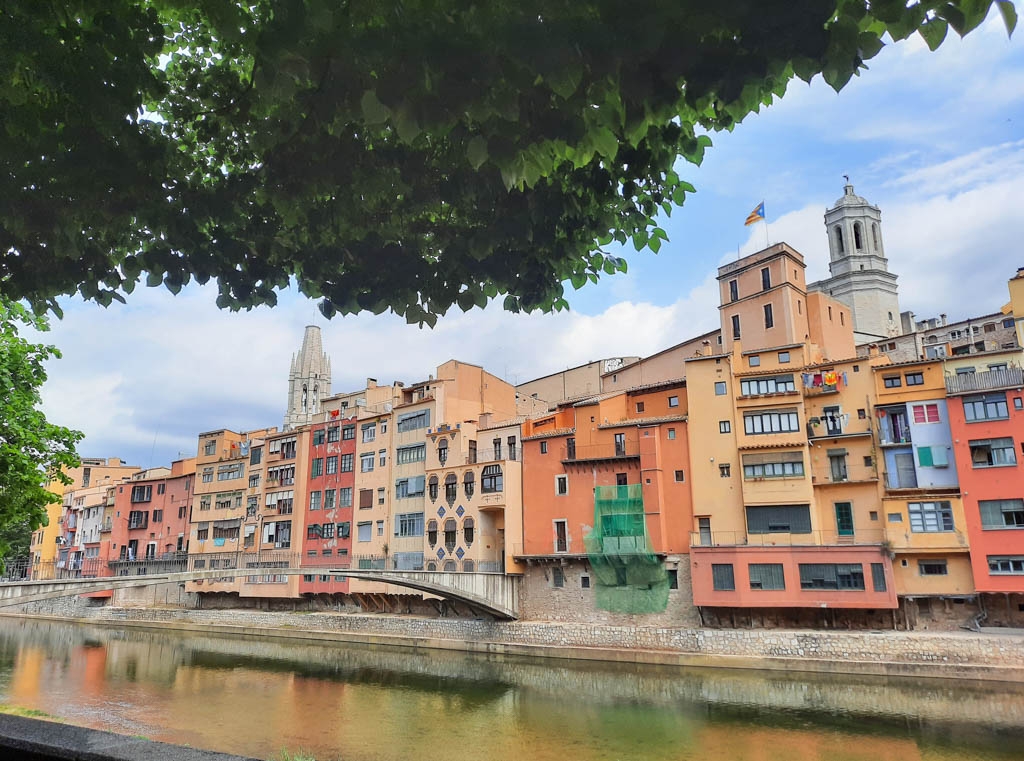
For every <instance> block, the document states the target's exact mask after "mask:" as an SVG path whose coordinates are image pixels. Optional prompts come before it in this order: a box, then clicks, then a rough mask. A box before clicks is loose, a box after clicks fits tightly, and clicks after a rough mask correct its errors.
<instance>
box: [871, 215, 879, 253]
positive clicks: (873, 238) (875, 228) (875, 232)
mask: <svg viewBox="0 0 1024 761" xmlns="http://www.w3.org/2000/svg"><path fill="white" fill-rule="evenodd" d="M871 245H872V246H873V247H874V249H875V251H877V250H878V225H876V224H875V223H874V222H872V223H871Z"/></svg>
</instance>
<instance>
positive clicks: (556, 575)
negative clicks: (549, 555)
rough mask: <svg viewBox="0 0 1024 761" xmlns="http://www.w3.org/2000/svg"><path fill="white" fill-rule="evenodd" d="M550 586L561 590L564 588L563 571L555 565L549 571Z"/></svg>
mask: <svg viewBox="0 0 1024 761" xmlns="http://www.w3.org/2000/svg"><path fill="white" fill-rule="evenodd" d="M551 586H553V587H555V588H556V589H561V588H562V587H564V586H565V571H563V570H562V569H561V568H559V567H558V566H557V565H556V566H555V567H554V568H552V569H551Z"/></svg>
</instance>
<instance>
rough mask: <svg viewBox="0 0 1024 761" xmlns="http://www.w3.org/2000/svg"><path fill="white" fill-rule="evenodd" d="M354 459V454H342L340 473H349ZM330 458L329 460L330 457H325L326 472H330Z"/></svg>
mask: <svg viewBox="0 0 1024 761" xmlns="http://www.w3.org/2000/svg"><path fill="white" fill-rule="evenodd" d="M355 459H356V456H355V455H354V454H343V455H342V456H341V472H342V473H351V472H352V470H353V467H354V464H355ZM330 460H331V458H330V457H328V458H327V464H328V468H327V472H328V473H330V472H331V468H330Z"/></svg>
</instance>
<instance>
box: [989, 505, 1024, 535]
mask: <svg viewBox="0 0 1024 761" xmlns="http://www.w3.org/2000/svg"><path fill="white" fill-rule="evenodd" d="M978 509H979V510H980V511H981V527H982V528H983V529H1001V528H1024V499H982V500H979V501H978Z"/></svg>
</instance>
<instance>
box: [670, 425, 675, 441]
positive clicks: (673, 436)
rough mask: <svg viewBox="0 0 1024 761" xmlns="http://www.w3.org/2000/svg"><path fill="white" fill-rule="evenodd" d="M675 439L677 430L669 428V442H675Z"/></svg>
mask: <svg viewBox="0 0 1024 761" xmlns="http://www.w3.org/2000/svg"><path fill="white" fill-rule="evenodd" d="M675 438H676V429H675V428H669V429H668V440H669V441H674V440H675Z"/></svg>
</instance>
